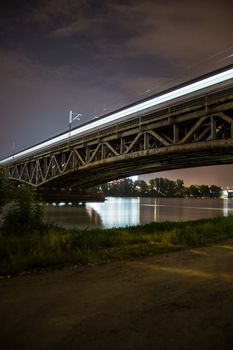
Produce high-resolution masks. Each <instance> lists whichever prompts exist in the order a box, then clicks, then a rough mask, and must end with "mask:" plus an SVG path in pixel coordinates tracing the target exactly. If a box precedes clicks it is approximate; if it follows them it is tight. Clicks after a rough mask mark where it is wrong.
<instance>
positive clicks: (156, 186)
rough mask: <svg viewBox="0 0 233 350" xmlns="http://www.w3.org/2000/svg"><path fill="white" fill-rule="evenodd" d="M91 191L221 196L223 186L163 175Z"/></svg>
mask: <svg viewBox="0 0 233 350" xmlns="http://www.w3.org/2000/svg"><path fill="white" fill-rule="evenodd" d="M91 191H102V192H103V193H104V194H105V196H113V197H114V196H117V197H124V196H125V197H134V196H139V197H180V198H184V197H191V198H220V197H221V196H222V188H221V187H220V186H216V185H210V186H209V185H191V186H188V187H187V186H185V185H184V181H183V180H181V179H178V180H176V181H173V180H169V179H166V178H163V177H158V178H155V179H151V180H149V182H148V183H147V182H146V181H144V180H137V181H133V180H132V179H130V178H126V179H121V180H116V181H112V182H108V183H106V184H103V185H100V186H96V187H93V188H92V189H91Z"/></svg>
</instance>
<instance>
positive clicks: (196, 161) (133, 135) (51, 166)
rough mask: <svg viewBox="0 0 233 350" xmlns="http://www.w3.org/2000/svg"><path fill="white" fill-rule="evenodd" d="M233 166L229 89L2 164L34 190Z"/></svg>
mask: <svg viewBox="0 0 233 350" xmlns="http://www.w3.org/2000/svg"><path fill="white" fill-rule="evenodd" d="M229 163H233V87H231V88H227V89H223V90H221V89H220V90H219V91H215V92H212V93H209V94H204V95H203V96H199V97H195V98H190V99H187V97H186V101H185V102H182V101H181V102H179V103H176V104H170V105H169V107H166V108H165V107H163V108H162V109H159V110H158V109H157V110H155V111H154V112H153V111H149V112H147V113H146V112H145V113H144V114H143V113H141V115H140V116H137V117H134V118H132V119H130V120H127V121H125V122H124V121H122V122H118V123H116V124H115V125H113V126H112V125H111V126H109V127H106V126H105V128H103V129H99V130H98V131H92V132H90V133H89V134H88V135H85V136H81V137H77V138H71V139H67V140H66V141H65V142H63V143H62V144H59V145H57V146H56V145H54V146H53V147H50V148H49V149H45V150H44V151H43V150H41V151H40V152H39V153H38V152H37V153H35V154H31V155H28V156H27V157H23V158H22V159H17V160H15V161H14V160H13V161H12V162H10V163H9V164H6V166H5V167H6V169H7V171H8V173H9V177H10V178H11V179H13V180H17V181H20V182H23V183H27V184H30V185H32V186H34V187H36V188H72V189H78V188H82V189H85V188H88V187H91V186H94V185H97V184H101V183H105V182H107V181H111V180H114V179H119V178H123V177H127V176H131V175H135V174H136V175H138V174H145V173H150V172H156V171H162V170H170V169H178V168H186V167H196V166H204V165H216V164H229Z"/></svg>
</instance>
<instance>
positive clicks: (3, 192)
mask: <svg viewBox="0 0 233 350" xmlns="http://www.w3.org/2000/svg"><path fill="white" fill-rule="evenodd" d="M9 197H11V188H10V184H9V180H8V178H7V175H6V172H5V170H4V169H2V168H0V208H1V207H2V206H3V205H4V204H6V203H7V201H8V200H9Z"/></svg>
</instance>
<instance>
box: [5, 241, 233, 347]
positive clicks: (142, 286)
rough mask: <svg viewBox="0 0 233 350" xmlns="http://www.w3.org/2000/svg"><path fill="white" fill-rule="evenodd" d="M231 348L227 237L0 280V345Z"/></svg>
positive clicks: (231, 265)
mask: <svg viewBox="0 0 233 350" xmlns="http://www.w3.org/2000/svg"><path fill="white" fill-rule="evenodd" d="M232 347H233V241H228V242H224V243H221V244H216V245H214V246H211V247H207V248H201V249H200V248H199V249H193V250H187V251H183V252H175V253H169V254H164V255H160V256H156V257H147V258H141V259H136V260H133V261H123V262H114V263H109V264H107V265H99V266H88V267H81V268H80V267H78V268H76V269H74V268H73V269H65V270H62V271H55V272H46V273H40V274H38V273H37V274H32V275H26V276H21V277H15V278H12V279H4V280H1V281H0V348H1V349H3V350H17V349H30V350H35V349H54V350H59V349H68V350H72V349H80V350H85V349H98V350H105V349H106V350H107V349H109V350H111V349H119V350H124V349H132V350H137V349H156V350H160V349H161V350H166V349H179V350H182V349H185V350H192V349H197V350H202V349H211V350H215V349H218V350H225V349H226V350H230V349H232Z"/></svg>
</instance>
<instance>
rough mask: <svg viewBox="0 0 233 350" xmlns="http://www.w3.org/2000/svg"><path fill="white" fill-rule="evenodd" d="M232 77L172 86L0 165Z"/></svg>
mask: <svg viewBox="0 0 233 350" xmlns="http://www.w3.org/2000/svg"><path fill="white" fill-rule="evenodd" d="M215 73H216V72H215ZM232 78H233V68H230V69H226V70H224V71H222V72H220V73H217V74H213V75H211V76H208V77H206V78H204V79H201V80H197V81H195V82H191V83H189V84H188V83H187V85H184V86H182V87H177V88H174V89H173V90H171V91H169V92H164V93H160V94H159V95H157V96H155V97H152V98H149V99H148V100H146V101H141V102H139V103H137V104H134V105H132V106H128V107H126V108H124V109H121V110H119V111H116V112H112V113H110V114H109V115H106V116H103V117H99V119H96V120H95V121H91V122H87V123H86V124H84V125H82V126H80V127H78V128H76V129H73V130H71V131H68V132H65V133H63V134H61V135H58V136H55V137H54V138H52V139H49V140H47V141H44V142H42V143H40V144H37V145H35V146H32V147H30V148H27V149H25V150H23V151H20V152H18V153H16V154H14V155H12V156H10V157H7V158H5V159H2V160H1V161H0V165H4V164H7V163H9V162H14V161H15V160H17V159H18V158H22V157H25V156H27V155H29V154H32V153H36V152H38V151H40V150H45V149H46V148H49V147H51V146H55V145H57V144H59V143H62V142H64V141H66V140H69V139H70V138H72V137H74V136H79V135H80V136H82V135H86V134H87V133H89V132H91V131H94V130H96V129H98V128H100V127H103V126H110V125H111V123H112V122H116V121H118V120H119V121H120V120H122V119H123V118H126V117H129V116H133V115H134V114H137V113H140V112H143V111H145V110H147V109H149V108H152V107H155V106H160V105H162V104H163V103H166V102H169V101H175V100H176V99H178V98H181V97H183V96H186V95H189V94H192V93H195V92H198V91H200V90H203V89H206V88H209V87H213V86H215V85H217V84H221V83H224V82H226V81H228V80H230V79H232Z"/></svg>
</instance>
